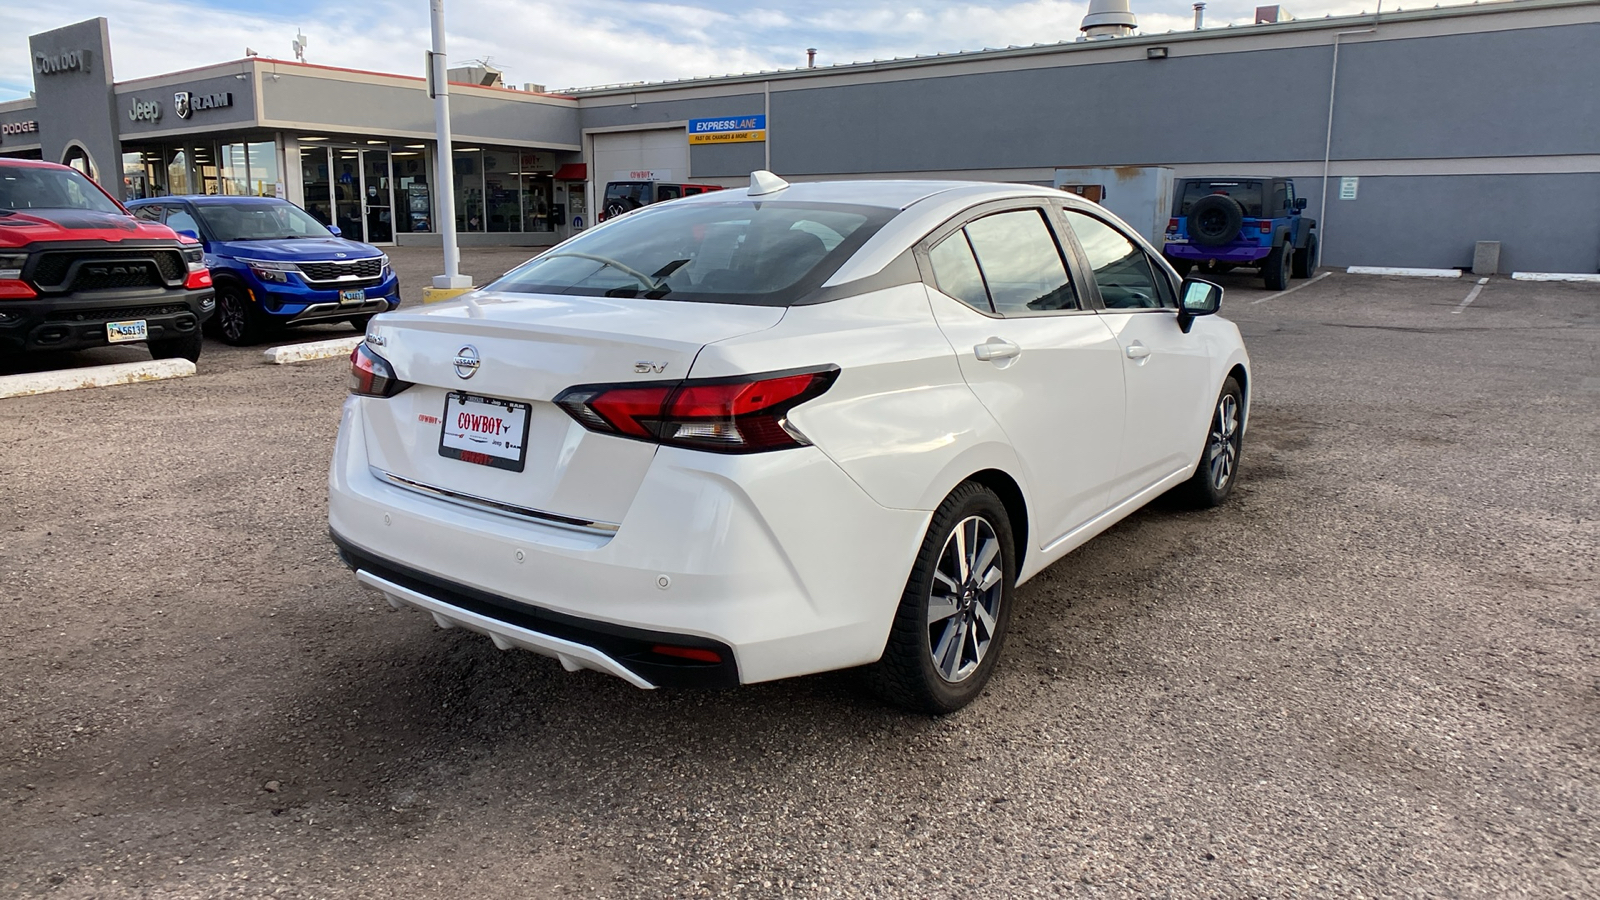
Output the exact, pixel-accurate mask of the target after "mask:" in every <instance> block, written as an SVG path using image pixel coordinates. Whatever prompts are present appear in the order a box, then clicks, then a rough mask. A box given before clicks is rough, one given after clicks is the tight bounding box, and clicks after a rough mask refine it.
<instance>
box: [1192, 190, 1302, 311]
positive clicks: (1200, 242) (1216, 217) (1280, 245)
mask: <svg viewBox="0 0 1600 900" xmlns="http://www.w3.org/2000/svg"><path fill="white" fill-rule="evenodd" d="M1172 195H1173V199H1172V218H1170V219H1168V220H1167V240H1166V246H1165V247H1164V248H1163V249H1162V254H1163V255H1164V256H1166V258H1167V261H1168V262H1170V263H1172V267H1173V268H1174V269H1177V270H1178V274H1179V275H1188V274H1189V270H1190V269H1192V268H1194V266H1195V265H1196V264H1198V265H1200V266H1201V267H1202V268H1203V269H1204V270H1205V271H1206V272H1209V273H1216V272H1226V271H1228V270H1229V269H1231V268H1233V267H1234V266H1258V267H1259V268H1260V269H1261V277H1262V279H1263V280H1264V281H1266V284H1267V289H1268V290H1273V291H1281V290H1283V289H1284V288H1286V287H1288V286H1289V278H1290V276H1291V275H1292V276H1293V277H1295V278H1308V277H1310V276H1311V274H1312V273H1314V272H1315V271H1316V269H1317V262H1318V256H1317V249H1318V248H1317V221H1316V220H1315V219H1312V218H1308V217H1307V216H1305V215H1304V214H1303V213H1304V210H1305V208H1306V201H1305V198H1303V197H1298V196H1296V195H1295V191H1294V182H1293V181H1291V180H1290V179H1288V178H1181V179H1179V180H1178V181H1176V182H1175V183H1174V184H1173V186H1172Z"/></svg>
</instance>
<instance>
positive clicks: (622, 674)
mask: <svg viewBox="0 0 1600 900" xmlns="http://www.w3.org/2000/svg"><path fill="white" fill-rule="evenodd" d="M356 580H357V581H359V582H361V583H362V584H364V585H366V586H367V587H370V588H375V589H377V590H379V591H382V592H383V594H384V595H385V596H386V597H388V598H389V602H390V604H392V605H395V606H396V608H398V604H399V603H406V604H410V605H411V606H415V607H417V608H418V609H421V610H423V611H425V612H429V613H432V614H433V619H434V621H435V622H437V623H438V624H439V625H440V626H442V627H444V628H451V627H454V626H458V625H459V626H461V627H462V628H465V629H467V630H468V631H476V632H478V633H480V634H486V635H488V636H489V639H490V640H492V641H494V645H495V646H496V647H498V648H500V649H501V650H509V649H511V648H512V647H521V648H523V649H524V650H532V651H533V652H535V653H541V654H544V655H545V656H554V657H555V658H556V659H558V660H560V661H561V666H562V668H564V669H566V670H567V671H569V672H575V671H577V670H578V669H594V670H596V671H599V672H604V673H606V674H608V675H615V676H616V677H618V678H621V679H622V680H623V681H626V682H628V683H629V684H631V685H633V686H634V687H636V688H642V689H644V690H647V691H648V690H654V689H655V685H653V684H651V683H650V682H649V681H646V680H645V679H643V678H641V677H639V675H637V674H635V673H634V671H633V670H632V669H629V668H628V667H627V666H624V665H623V664H622V663H619V662H617V661H616V660H614V659H612V658H611V657H610V656H607V655H606V654H605V653H603V652H601V651H599V650H596V649H595V648H593V647H590V646H589V645H587V644H579V643H577V642H575V641H568V640H564V639H562V638H558V637H551V636H550V635H548V634H542V633H540V632H537V631H529V630H528V629H526V628H522V627H520V626H517V625H512V624H509V623H506V622H502V621H500V620H498V619H491V618H489V617H488V616H482V615H479V614H477V613H475V612H472V611H471V610H467V609H462V608H461V607H459V606H451V605H450V604H448V603H446V602H444V601H443V600H439V599H436V598H434V597H430V596H428V595H427V594H423V593H419V592H417V591H414V590H412V589H410V588H408V587H405V586H403V585H398V584H395V583H394V582H392V581H390V580H388V579H387V578H380V577H379V576H377V575H374V574H372V573H371V572H368V571H367V570H366V569H357V570H356Z"/></svg>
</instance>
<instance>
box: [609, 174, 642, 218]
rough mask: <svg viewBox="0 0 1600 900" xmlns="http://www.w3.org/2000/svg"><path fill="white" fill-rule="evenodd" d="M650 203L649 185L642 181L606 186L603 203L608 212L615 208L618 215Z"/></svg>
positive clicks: (613, 183) (617, 182)
mask: <svg viewBox="0 0 1600 900" xmlns="http://www.w3.org/2000/svg"><path fill="white" fill-rule="evenodd" d="M649 202H650V184H649V182H644V181H613V182H611V183H610V184H608V185H606V199H605V203H603V204H601V206H602V207H604V208H605V209H606V210H607V211H608V212H609V211H611V210H612V209H613V207H615V209H616V212H617V213H618V214H621V213H625V212H629V211H630V210H635V209H638V208H639V207H641V206H644V205H645V204H647V203H649Z"/></svg>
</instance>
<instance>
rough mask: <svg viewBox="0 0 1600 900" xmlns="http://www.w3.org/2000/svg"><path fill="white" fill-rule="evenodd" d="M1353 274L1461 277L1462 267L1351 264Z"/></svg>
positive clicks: (1350, 270)
mask: <svg viewBox="0 0 1600 900" xmlns="http://www.w3.org/2000/svg"><path fill="white" fill-rule="evenodd" d="M1345 271H1346V272H1348V273H1350V274H1351V275H1406V276H1409V277H1411V278H1460V277H1461V270H1460V269H1407V268H1403V267H1395V266H1351V267H1350V268H1348V269H1346V270H1345Z"/></svg>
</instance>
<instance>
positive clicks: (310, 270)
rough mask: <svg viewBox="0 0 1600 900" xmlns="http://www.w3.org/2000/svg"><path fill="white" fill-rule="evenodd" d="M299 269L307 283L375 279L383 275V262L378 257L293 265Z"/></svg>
mask: <svg viewBox="0 0 1600 900" xmlns="http://www.w3.org/2000/svg"><path fill="white" fill-rule="evenodd" d="M295 265H297V266H299V267H300V271H301V273H302V274H304V275H305V276H306V280H307V281H338V280H340V279H341V278H343V279H356V278H377V277H378V276H379V275H382V274H383V260H382V259H380V258H378V257H373V258H372V259H352V260H340V261H338V262H333V261H328V262H303V263H295Z"/></svg>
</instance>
